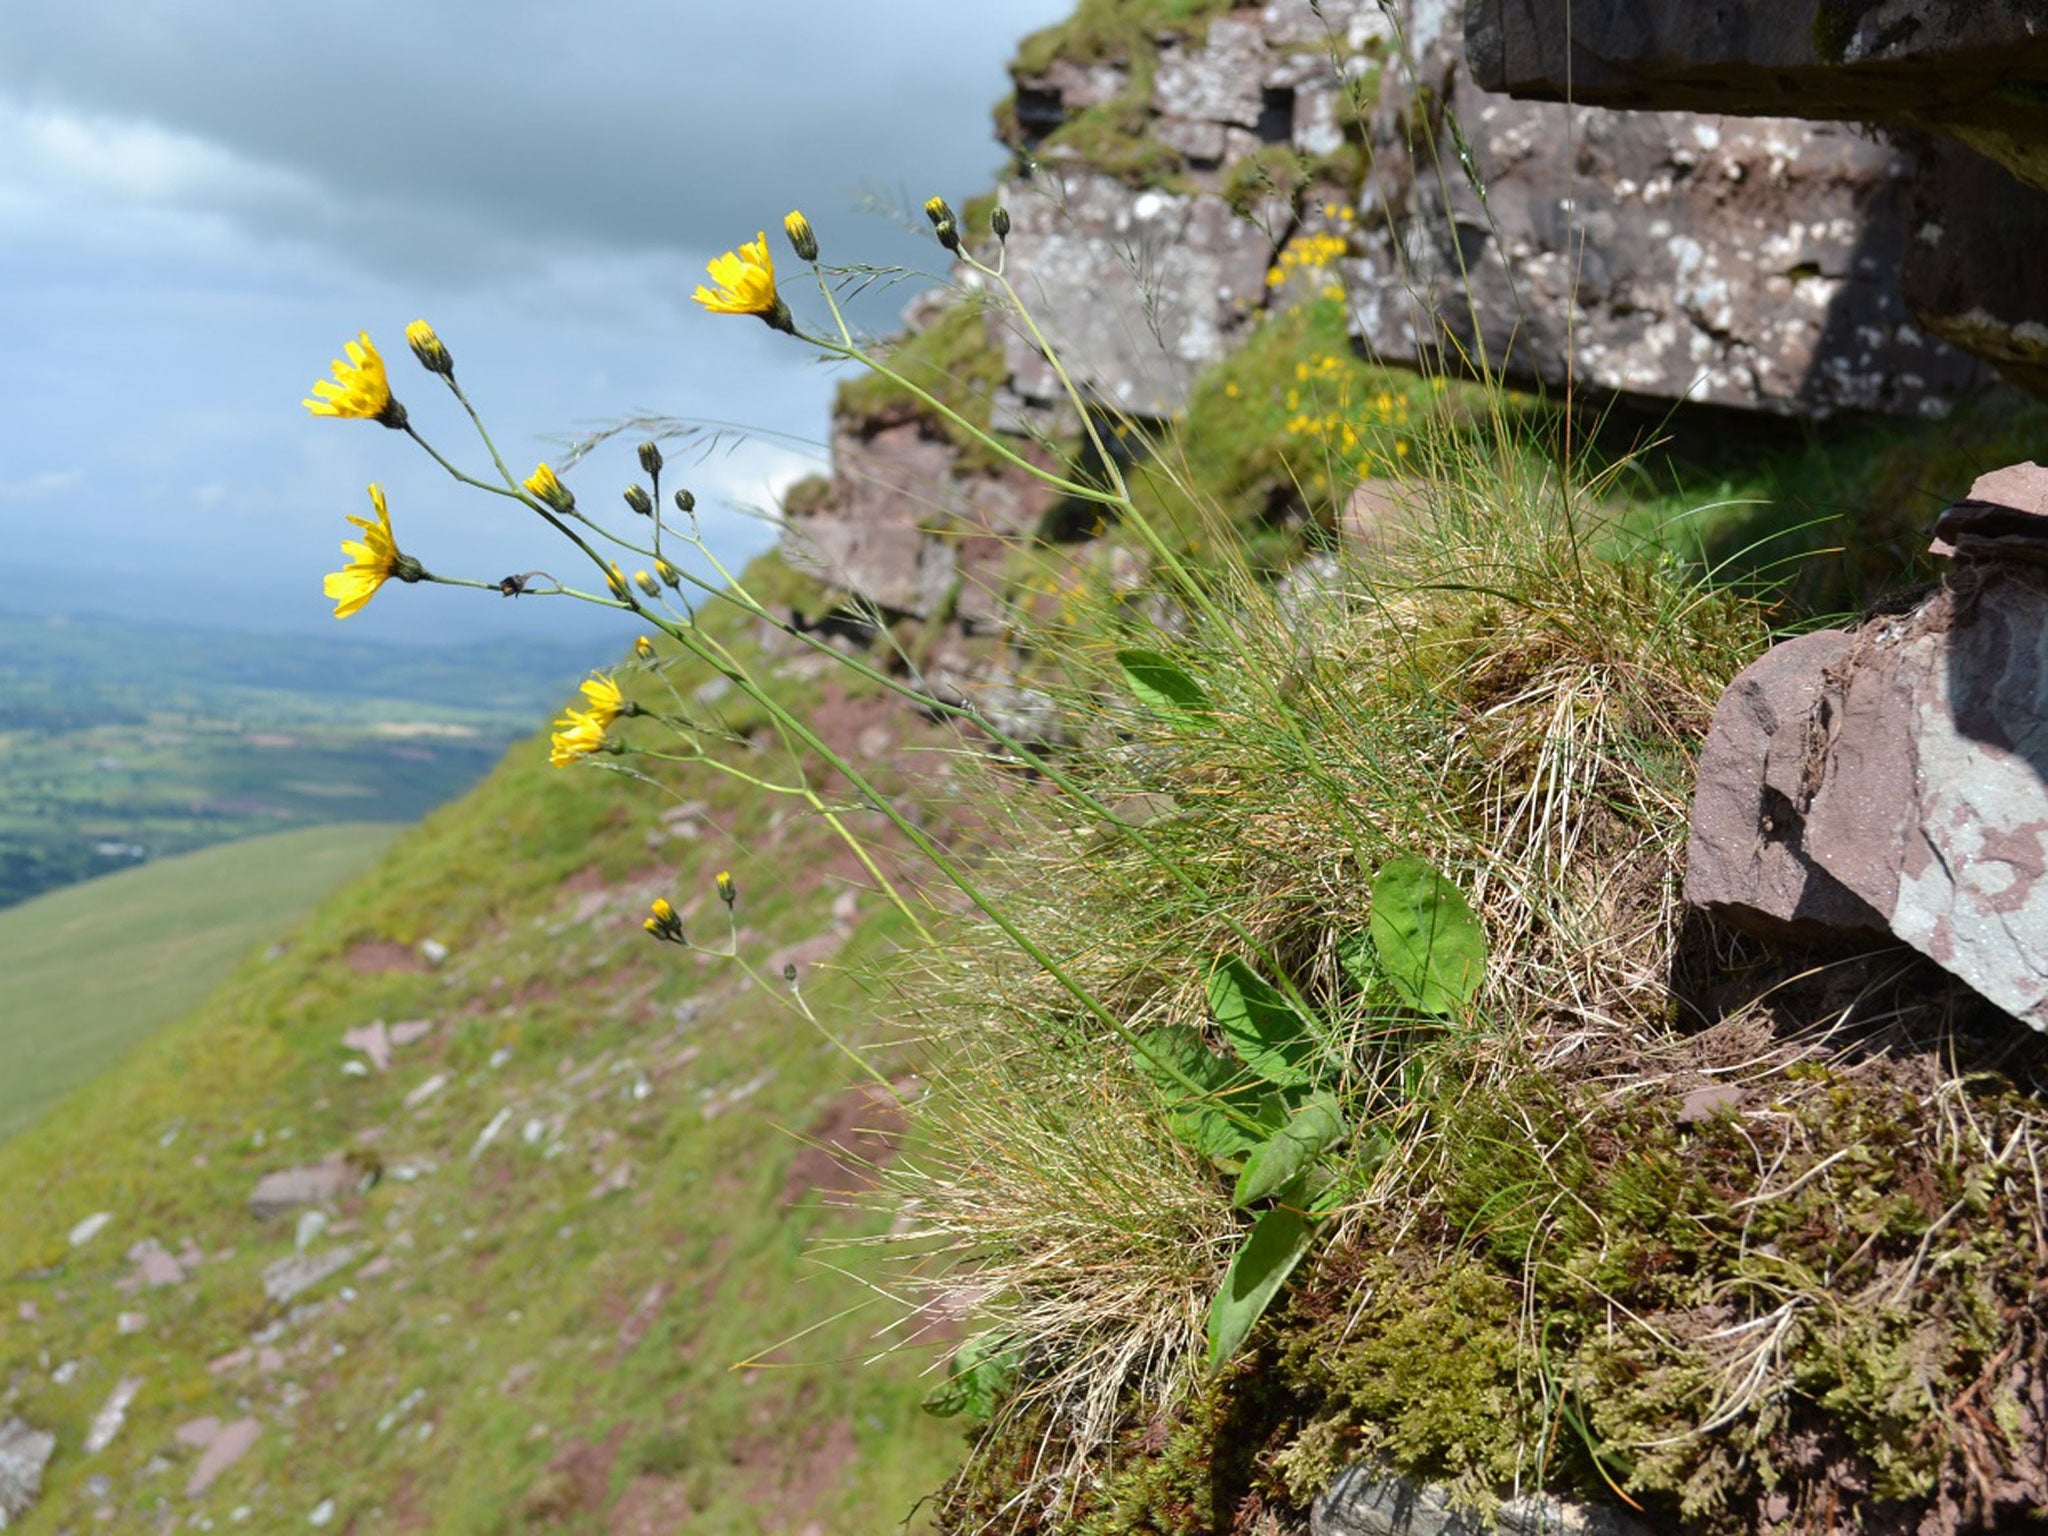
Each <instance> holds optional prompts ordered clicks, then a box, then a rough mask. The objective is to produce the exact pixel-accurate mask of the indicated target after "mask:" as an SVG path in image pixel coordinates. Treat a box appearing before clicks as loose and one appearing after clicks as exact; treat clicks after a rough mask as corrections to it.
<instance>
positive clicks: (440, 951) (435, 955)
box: [420, 939, 449, 965]
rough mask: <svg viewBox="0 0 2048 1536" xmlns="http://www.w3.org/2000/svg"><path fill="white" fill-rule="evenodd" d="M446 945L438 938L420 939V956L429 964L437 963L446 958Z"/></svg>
mask: <svg viewBox="0 0 2048 1536" xmlns="http://www.w3.org/2000/svg"><path fill="white" fill-rule="evenodd" d="M448 953H449V951H448V946H447V945H446V944H443V943H442V942H441V941H440V940H439V939H421V940H420V958H421V959H422V960H424V961H426V962H427V964H429V965H439V964H440V963H441V962H442V961H443V960H446V959H447V958H448Z"/></svg>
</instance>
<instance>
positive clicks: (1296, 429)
mask: <svg viewBox="0 0 2048 1536" xmlns="http://www.w3.org/2000/svg"><path fill="white" fill-rule="evenodd" d="M1351 383H1352V381H1351V379H1350V378H1349V377H1348V376H1347V370H1346V367H1345V365H1344V363H1343V362H1341V361H1340V360H1339V359H1338V358H1336V357H1334V356H1331V355H1329V354H1327V353H1325V354H1324V355H1322V356H1320V357H1317V358H1315V359H1314V360H1312V361H1304V362H1298V363H1296V364H1295V365H1294V384H1293V385H1292V387H1290V388H1289V389H1288V391H1287V397H1286V398H1287V409H1288V410H1290V411H1292V412H1293V413H1294V414H1293V415H1292V416H1291V417H1289V418H1288V420H1287V423H1286V425H1285V427H1284V428H1283V430H1284V431H1285V432H1286V433H1287V435H1288V436H1289V437H1290V438H1294V439H1296V440H1297V441H1300V442H1302V443H1304V444H1305V445H1307V446H1309V447H1311V448H1313V449H1314V450H1315V451H1316V452H1317V453H1319V454H1321V455H1324V456H1326V457H1329V458H1336V459H1341V460H1342V461H1344V462H1345V463H1346V464H1348V465H1351V466H1352V467H1353V468H1355V469H1356V471H1357V472H1358V473H1359V474H1360V475H1371V474H1376V473H1386V472H1388V471H1391V470H1395V469H1398V468H1399V467H1400V463H1401V461H1402V460H1403V459H1405V458H1407V457H1408V452H1409V448H1408V440H1407V439H1406V438H1405V437H1403V436H1401V434H1402V433H1403V432H1405V431H1407V430H1408V427H1409V425H1410V419H1411V411H1410V407H1409V404H1408V399H1407V397H1406V396H1405V395H1397V394H1395V393H1393V392H1392V391H1391V390H1386V389H1382V390H1379V391H1377V392H1376V393H1375V394H1374V395H1373V396H1372V398H1371V399H1369V400H1366V401H1363V402H1361V403H1359V404H1358V405H1357V406H1355V407H1354V405H1353V403H1352V399H1351ZM1390 440H1391V441H1390Z"/></svg>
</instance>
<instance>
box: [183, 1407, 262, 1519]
mask: <svg viewBox="0 0 2048 1536" xmlns="http://www.w3.org/2000/svg"><path fill="white" fill-rule="evenodd" d="M262 1432H263V1431H262V1426H261V1425H260V1424H258V1423H257V1422H256V1420H254V1419H236V1420H235V1421H234V1423H232V1424H229V1425H227V1426H225V1427H224V1428H221V1429H219V1430H218V1431H217V1432H216V1433H215V1434H214V1436H213V1437H212V1439H211V1440H209V1441H208V1443H207V1445H206V1448H205V1454H204V1455H202V1456H201V1457H200V1458H199V1465H198V1466H196V1467H194V1468H193V1469H192V1476H191V1477H190V1478H189V1479H187V1481H186V1483H185V1497H186V1498H188V1499H196V1498H198V1497H200V1496H201V1495H202V1494H204V1493H206V1492H207V1491H208V1490H209V1489H210V1488H212V1487H213V1485H214V1484H215V1483H216V1482H218V1481H219V1480H220V1476H221V1474H222V1473H224V1472H226V1471H227V1470H228V1469H229V1468H230V1467H232V1466H233V1465H234V1464H235V1463H236V1462H238V1461H240V1460H241V1459H242V1458H243V1457H244V1456H246V1455H248V1454H249V1450H250V1448H251V1447H252V1446H254V1445H255V1444H256V1437H257V1436H258V1435H260V1434H261V1433H262Z"/></svg>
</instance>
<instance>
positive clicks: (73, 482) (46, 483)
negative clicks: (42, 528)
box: [0, 469, 85, 501]
mask: <svg viewBox="0 0 2048 1536" xmlns="http://www.w3.org/2000/svg"><path fill="white" fill-rule="evenodd" d="M84 480H85V476H84V475H82V474H80V473H79V472H78V471H77V470H75V469H46V470H44V471H43V472H42V473H40V474H35V475H30V476H28V477H27V478H26V479H21V480H0V501H48V500H50V499H51V498H52V497H55V496H61V495H63V494H64V493H65V492H66V491H71V490H76V489H77V488H78V486H79V485H80V484H82V483H83V482H84Z"/></svg>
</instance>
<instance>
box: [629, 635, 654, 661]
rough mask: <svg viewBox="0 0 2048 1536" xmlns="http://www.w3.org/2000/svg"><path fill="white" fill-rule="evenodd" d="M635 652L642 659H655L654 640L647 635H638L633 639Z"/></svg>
mask: <svg viewBox="0 0 2048 1536" xmlns="http://www.w3.org/2000/svg"><path fill="white" fill-rule="evenodd" d="M633 654H634V655H635V656H636V657H638V658H639V659H640V660H642V661H652V660H654V642H653V641H652V640H650V639H648V638H647V637H646V636H645V635H639V636H636V637H635V638H634V641H633Z"/></svg>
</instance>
